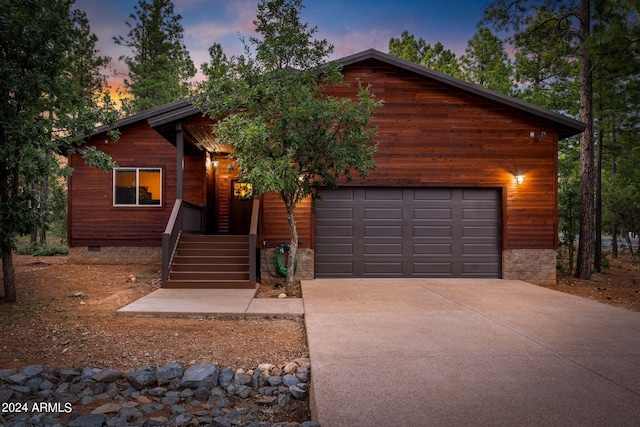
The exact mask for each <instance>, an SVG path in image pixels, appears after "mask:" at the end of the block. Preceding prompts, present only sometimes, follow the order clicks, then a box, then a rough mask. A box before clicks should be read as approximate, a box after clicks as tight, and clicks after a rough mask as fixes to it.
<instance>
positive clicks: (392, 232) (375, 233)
mask: <svg viewBox="0 0 640 427" xmlns="http://www.w3.org/2000/svg"><path fill="white" fill-rule="evenodd" d="M402 235H403V229H402V226H401V225H365V226H364V237H399V238H402Z"/></svg>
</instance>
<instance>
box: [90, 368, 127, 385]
mask: <svg viewBox="0 0 640 427" xmlns="http://www.w3.org/2000/svg"><path fill="white" fill-rule="evenodd" d="M120 378H122V373H121V372H120V371H118V370H116V369H113V368H105V369H102V370H101V371H100V372H96V373H95V374H93V376H92V377H91V379H92V380H94V381H98V382H104V383H111V382H114V381H117V380H119V379H120Z"/></svg>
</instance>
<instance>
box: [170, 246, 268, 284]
mask: <svg viewBox="0 0 640 427" xmlns="http://www.w3.org/2000/svg"><path fill="white" fill-rule="evenodd" d="M162 287H163V288H174V289H175V288H184V289H187V288H192V289H193V288H196V289H255V288H256V284H255V283H252V282H251V281H250V280H249V236H235V235H215V236H214V235H200V234H183V235H182V236H181V237H180V241H179V242H178V248H177V250H176V253H175V255H174V257H173V262H172V264H171V269H170V271H169V279H168V280H167V281H166V282H164V283H162Z"/></svg>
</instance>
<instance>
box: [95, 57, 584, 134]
mask: <svg viewBox="0 0 640 427" xmlns="http://www.w3.org/2000/svg"><path fill="white" fill-rule="evenodd" d="M368 59H375V60H378V61H381V62H384V63H387V64H390V65H393V66H396V67H399V68H402V69H404V70H407V71H410V72H413V73H416V74H419V75H421V76H424V77H427V78H429V79H432V80H435V81H438V82H440V83H442V84H445V85H448V86H451V87H454V88H457V89H459V90H462V91H465V92H468V93H472V94H475V95H478V96H481V97H483V98H486V99H490V100H493V101H495V102H497V103H500V104H503V105H506V106H509V107H512V108H515V109H517V110H521V111H523V112H526V113H528V114H531V115H533V116H537V117H540V118H543V119H546V120H549V121H551V122H553V123H554V124H555V125H556V128H557V129H558V137H559V139H564V138H568V137H570V136H573V135H577V134H579V133H581V132H583V131H584V130H585V129H586V125H585V124H584V123H582V122H581V121H578V120H575V119H573V118H571V117H568V116H565V115H563V114H559V113H556V112H553V111H550V110H547V109H545V108H541V107H538V106H535V105H533V104H529V103H527V102H524V101H520V100H519V99H516V98H513V97H510V96H507V95H503V94H501V93H498V92H494V91H492V90H489V89H486V88H484V87H482V86H479V85H476V84H473V83H469V82H466V81H464V80H461V79H457V78H455V77H452V76H450V75H448V74H444V73H441V72H438V71H434V70H431V69H429V68H426V67H424V66H421V65H418V64H415V63H413V62H410V61H405V60H404V59H400V58H398V57H395V56H392V55H389V54H386V53H382V52H380V51H377V50H375V49H369V50H365V51H363V52H360V53H356V54H354V55H350V56H347V57H344V58H341V59H338V60H336V61H337V62H339V63H340V64H342V66H343V67H345V66H349V65H352V64H356V63H358V62H362V61H365V60H368ZM197 113H200V110H199V109H198V108H196V107H195V106H193V104H192V102H191V100H190V99H189V98H185V99H182V100H179V101H174V102H171V103H169V104H165V105H162V106H160V107H156V108H153V109H151V110H147V111H144V112H142V113H139V114H135V115H133V116H129V117H126V118H123V119H121V120H118V121H117V122H116V124H115V126H114V127H115V128H119V127H122V126H126V125H129V124H134V123H137V122H140V121H143V120H146V121H147V122H148V123H149V125H150V126H151V127H153V128H155V129H157V130H158V131H160V132H161V133H162V134H163V136H165V137H168V136H169V135H165V133H166V132H167V131H168V125H170V124H172V123H175V122H176V121H178V120H181V119H184V118H187V117H189V116H193V115H194V114H197ZM109 129H110V128H109V127H108V126H100V127H99V128H97V129H96V130H95V131H94V132H93V133H92V135H91V136H94V135H98V134H101V133H104V132H107V131H108V130H109ZM168 139H169V138H168Z"/></svg>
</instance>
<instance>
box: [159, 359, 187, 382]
mask: <svg viewBox="0 0 640 427" xmlns="http://www.w3.org/2000/svg"><path fill="white" fill-rule="evenodd" d="M182 374H183V371H182V366H180V365H179V364H177V363H175V362H169V363H167V364H165V365H164V366H161V367H159V368H158V372H157V373H156V375H157V377H158V380H159V381H161V382H162V381H165V380H172V379H174V378H180V377H181V376H182Z"/></svg>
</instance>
